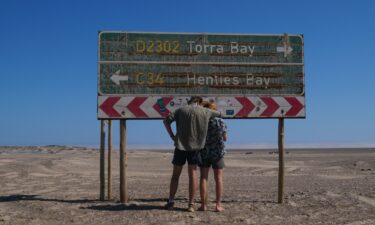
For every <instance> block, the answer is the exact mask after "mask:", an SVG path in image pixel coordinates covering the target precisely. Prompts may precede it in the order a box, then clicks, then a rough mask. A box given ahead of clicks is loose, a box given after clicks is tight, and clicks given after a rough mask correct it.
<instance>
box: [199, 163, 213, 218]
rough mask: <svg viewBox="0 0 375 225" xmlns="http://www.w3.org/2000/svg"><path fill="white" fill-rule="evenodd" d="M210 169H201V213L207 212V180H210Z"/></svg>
mask: <svg viewBox="0 0 375 225" xmlns="http://www.w3.org/2000/svg"><path fill="white" fill-rule="evenodd" d="M209 171H210V168H209V167H208V168H205V167H201V179H200V194H201V201H202V204H201V207H200V208H199V209H198V210H199V211H206V210H207V198H208V192H207V180H208V172H209Z"/></svg>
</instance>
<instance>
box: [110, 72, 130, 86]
mask: <svg viewBox="0 0 375 225" xmlns="http://www.w3.org/2000/svg"><path fill="white" fill-rule="evenodd" d="M111 80H112V81H113V83H115V84H117V85H120V81H127V80H129V76H128V75H120V70H117V71H116V73H114V74H113V75H112V76H111Z"/></svg>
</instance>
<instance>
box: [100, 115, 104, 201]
mask: <svg viewBox="0 0 375 225" xmlns="http://www.w3.org/2000/svg"><path fill="white" fill-rule="evenodd" d="M104 151H105V123H104V120H101V121H100V201H104V196H105V174H104V173H105V165H104V164H105V155H104V154H105V152H104Z"/></svg>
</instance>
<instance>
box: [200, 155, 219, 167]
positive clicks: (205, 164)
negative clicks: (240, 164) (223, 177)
mask: <svg viewBox="0 0 375 225" xmlns="http://www.w3.org/2000/svg"><path fill="white" fill-rule="evenodd" d="M210 166H212V169H215V170H216V169H224V167H225V164H224V157H222V158H221V159H219V160H218V161H216V162H209V161H204V162H203V163H202V164H199V167H203V168H210Z"/></svg>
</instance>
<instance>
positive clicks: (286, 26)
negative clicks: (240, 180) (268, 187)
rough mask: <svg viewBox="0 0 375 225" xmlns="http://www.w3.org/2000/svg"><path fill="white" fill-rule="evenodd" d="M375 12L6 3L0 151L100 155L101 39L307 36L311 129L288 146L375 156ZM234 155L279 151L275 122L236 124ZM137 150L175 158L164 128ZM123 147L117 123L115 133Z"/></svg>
mask: <svg viewBox="0 0 375 225" xmlns="http://www.w3.org/2000/svg"><path fill="white" fill-rule="evenodd" d="M374 12H375V2H374V1H370V0H357V1H354V0H352V1H345V0H341V1H338V0H337V1H323V0H316V1H290V0H285V1H272V0H270V1H250V0H249V1H235V0H234V1H218V0H216V1H141V0H138V1H109V0H108V1H70V0H69V1H68V0H67V1H39V0H36V1H6V0H5V1H2V3H1V7H0V28H1V35H0V65H1V67H0V76H1V82H0V100H1V101H0V102H1V103H2V104H1V107H0V145H45V144H69V145H92V146H95V145H98V143H99V129H100V126H99V125H100V122H99V121H97V119H96V96H97V32H98V30H116V31H153V32H206V33H208V32H215V33H247V34H254V33H255V34H257V33H262V34H282V33H291V34H303V35H304V37H305V80H306V107H307V118H306V119H289V120H286V121H285V132H286V137H285V138H286V139H285V141H286V145H287V146H296V145H337V146H344V145H346V146H355V145H357V146H364V145H371V146H375V144H374V143H375V140H374V131H373V130H374V127H375V120H374V118H373V117H374V115H375V104H374V102H375V101H374V100H373V97H374V96H375V91H374V86H375V72H374V71H375V55H374V53H375V29H374V27H375V13H374ZM227 123H228V127H229V131H230V133H229V142H228V145H229V146H246V145H253V146H259V145H275V144H276V143H277V120H275V119H262V120H259V119H251V120H228V121H227ZM127 125H128V144H129V145H130V146H136V145H137V146H140V145H148V146H159V145H165V146H170V147H171V148H172V143H171V141H170V140H169V137H168V135H167V134H166V132H165V131H164V127H163V125H162V122H161V121H160V120H151V121H150V120H148V121H128V122H127ZM113 132H114V144H117V143H118V133H119V128H118V122H117V121H116V122H115V125H114V130H113Z"/></svg>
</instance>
